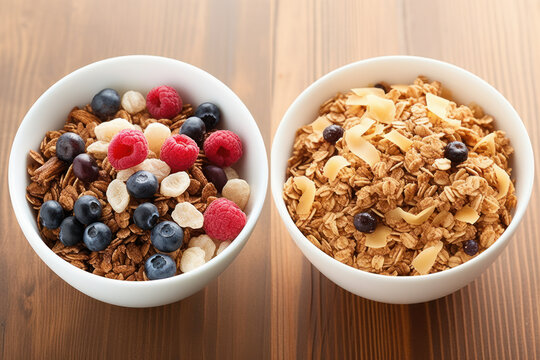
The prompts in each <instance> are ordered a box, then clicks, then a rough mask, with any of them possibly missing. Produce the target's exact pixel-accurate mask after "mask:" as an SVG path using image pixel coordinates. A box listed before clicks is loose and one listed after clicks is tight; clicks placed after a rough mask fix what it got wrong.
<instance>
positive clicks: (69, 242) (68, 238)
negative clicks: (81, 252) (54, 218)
mask: <svg viewBox="0 0 540 360" xmlns="http://www.w3.org/2000/svg"><path fill="white" fill-rule="evenodd" d="M83 234H84V225H83V224H81V223H80V222H79V220H77V219H75V216H69V217H67V218H65V219H64V221H62V224H61V225H60V235H58V238H59V240H60V242H61V243H62V244H64V245H65V246H73V245H76V244H78V243H80V242H81V241H82V239H83Z"/></svg>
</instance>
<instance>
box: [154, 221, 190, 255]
mask: <svg viewBox="0 0 540 360" xmlns="http://www.w3.org/2000/svg"><path fill="white" fill-rule="evenodd" d="M150 240H151V241H152V245H154V247H155V248H156V249H158V250H159V251H163V252H171V251H175V250H178V249H179V248H180V246H182V242H184V230H183V229H182V228H181V227H180V226H178V224H177V223H175V222H172V221H163V222H160V223H159V224H157V225H156V226H155V227H154V228H153V229H152V232H151V233H150Z"/></svg>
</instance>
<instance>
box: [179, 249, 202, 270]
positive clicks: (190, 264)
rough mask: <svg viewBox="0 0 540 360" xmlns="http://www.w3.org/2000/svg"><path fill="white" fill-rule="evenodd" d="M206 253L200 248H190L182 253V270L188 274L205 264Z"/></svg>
mask: <svg viewBox="0 0 540 360" xmlns="http://www.w3.org/2000/svg"><path fill="white" fill-rule="evenodd" d="M205 256H206V252H205V251H204V250H203V249H201V248H199V247H190V248H188V249H186V250H184V252H183V253H182V258H181V259H180V270H182V272H184V273H186V272H188V271H191V270H195V269H196V268H198V267H200V266H202V265H204V264H205V260H204V259H205Z"/></svg>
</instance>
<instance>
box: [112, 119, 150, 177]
mask: <svg viewBox="0 0 540 360" xmlns="http://www.w3.org/2000/svg"><path fill="white" fill-rule="evenodd" d="M147 156H148V142H147V141H146V138H145V137H144V134H143V133H142V131H139V130H130V129H125V130H122V131H120V132H119V133H118V134H116V135H115V136H114V137H113V138H112V140H111V142H110V143H109V149H108V150H107V158H108V159H109V162H110V163H111V165H112V166H113V167H114V168H115V169H116V170H123V169H127V168H130V167H133V166H135V165H139V164H140V163H142V162H143V161H144V159H146V157H147Z"/></svg>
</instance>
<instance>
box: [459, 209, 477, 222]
mask: <svg viewBox="0 0 540 360" xmlns="http://www.w3.org/2000/svg"><path fill="white" fill-rule="evenodd" d="M454 217H455V218H456V220H459V221H463V222H466V223H468V224H474V223H475V222H476V221H477V220H478V219H479V218H480V215H478V213H477V212H476V210H474V209H473V208H472V207H470V206H464V207H462V208H461V209H459V210H458V211H457V212H456V215H455V216H454Z"/></svg>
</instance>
